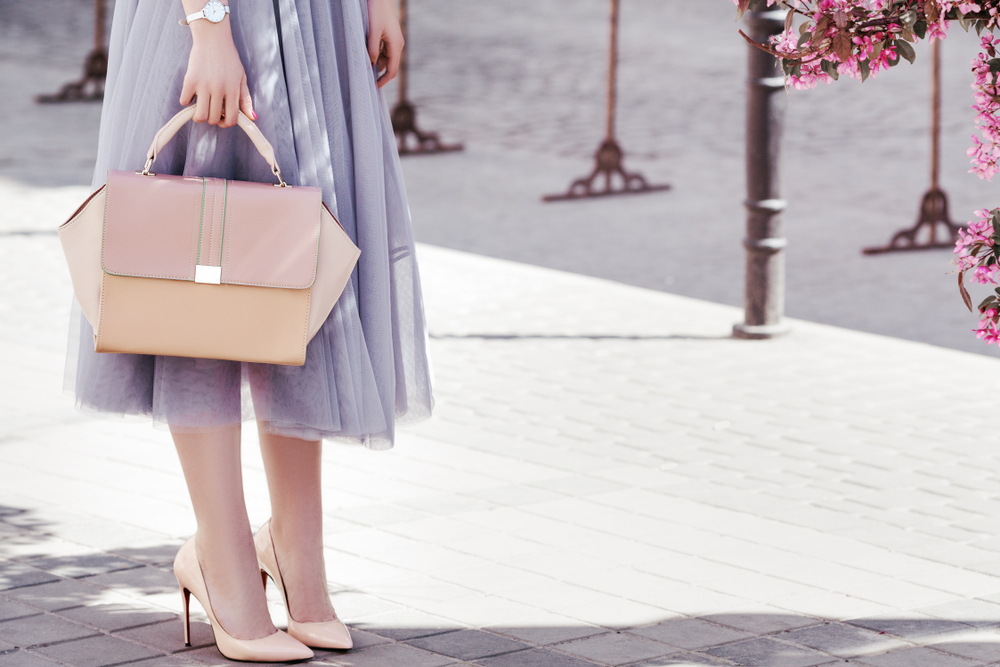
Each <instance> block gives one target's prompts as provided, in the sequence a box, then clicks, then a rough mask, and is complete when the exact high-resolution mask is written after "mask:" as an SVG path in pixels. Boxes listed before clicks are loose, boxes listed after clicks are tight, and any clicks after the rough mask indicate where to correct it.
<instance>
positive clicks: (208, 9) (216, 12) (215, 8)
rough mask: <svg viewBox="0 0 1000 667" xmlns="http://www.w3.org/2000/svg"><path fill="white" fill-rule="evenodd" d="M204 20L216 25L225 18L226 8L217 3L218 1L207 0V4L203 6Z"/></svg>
mask: <svg viewBox="0 0 1000 667" xmlns="http://www.w3.org/2000/svg"><path fill="white" fill-rule="evenodd" d="M205 18H207V19H208V20H209V21H211V22H212V23H218V22H219V21H221V20H222V19H224V18H226V6H225V5H223V4H222V3H221V2H219V0H208V3H207V4H206V5H205Z"/></svg>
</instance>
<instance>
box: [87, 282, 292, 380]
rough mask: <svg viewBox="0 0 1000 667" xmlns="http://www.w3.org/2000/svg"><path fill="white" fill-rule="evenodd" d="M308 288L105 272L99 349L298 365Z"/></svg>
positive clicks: (96, 328) (100, 350) (98, 341)
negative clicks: (137, 276) (204, 283)
mask: <svg viewBox="0 0 1000 667" xmlns="http://www.w3.org/2000/svg"><path fill="white" fill-rule="evenodd" d="M309 302H310V290H291V289H270V288H264V287H248V286H244V285H202V284H199V283H193V282H184V281H177V280H155V279H149V278H131V277H121V276H113V275H110V274H104V280H103V293H102V298H101V314H100V321H99V323H98V326H97V327H95V330H96V331H97V337H96V341H95V346H96V350H97V351H98V352H127V353H133V354H163V355H170V356H182V357H199V358H204V359H232V360H234V361H251V362H261V363H271V364H284V365H290V366H301V365H302V364H304V363H305V357H306V343H307V341H308V338H307V331H306V330H307V324H308V320H309Z"/></svg>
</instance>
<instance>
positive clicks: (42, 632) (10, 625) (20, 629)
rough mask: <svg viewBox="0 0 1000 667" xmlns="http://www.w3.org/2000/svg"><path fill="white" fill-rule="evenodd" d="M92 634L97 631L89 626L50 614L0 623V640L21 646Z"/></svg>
mask: <svg viewBox="0 0 1000 667" xmlns="http://www.w3.org/2000/svg"><path fill="white" fill-rule="evenodd" d="M94 634H97V633H96V631H95V630H92V629H91V628H88V627H85V626H82V625H80V624H78V623H72V622H70V621H67V620H66V619H63V618H59V617H58V616H53V615H51V614H43V615H42V616H29V617H27V618H20V619H15V620H12V621H5V622H3V623H0V640H2V641H5V642H7V643H8V644H13V645H14V646H19V647H22V648H30V647H32V646H39V645H41V644H50V643H52V642H60V641H66V640H69V639H80V638H83V637H89V636H91V635H94Z"/></svg>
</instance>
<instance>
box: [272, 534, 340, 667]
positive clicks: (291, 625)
mask: <svg viewBox="0 0 1000 667" xmlns="http://www.w3.org/2000/svg"><path fill="white" fill-rule="evenodd" d="M253 541H254V544H255V546H256V547H257V562H259V563H260V570H261V575H262V576H263V577H264V578H265V581H266V579H267V577H271V579H272V580H273V581H274V584H275V586H277V587H278V590H280V591H281V597H282V598H283V599H284V601H285V611H286V612H287V613H288V634H289V635H291V636H292V637H294V638H295V639H298V640H299V641H300V642H302V643H303V644H305V645H306V646H311V647H313V648H335V649H341V650H343V649H349V648H352V647H353V646H354V640H353V639H351V633H350V631H349V630H348V629H347V626H346V625H344V623H343V622H342V621H341V620H340V619H339V618H337V612H336V611H334V612H333V620H330V621H314V622H303V623H300V622H299V621H296V620H295V619H294V618H292V608H291V607H290V606H289V604H288V591H287V590H285V584H284V582H283V581H282V580H281V569H280V568H279V567H278V555H277V553H276V552H275V550H274V540H272V539H271V521H270V520H268V522H267V523H265V524H264V525H263V527H261V529H260V530H259V531H257V534H256V535H255V536H254V538H253ZM265 585H266V584H265Z"/></svg>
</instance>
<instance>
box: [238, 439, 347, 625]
mask: <svg viewBox="0 0 1000 667" xmlns="http://www.w3.org/2000/svg"><path fill="white" fill-rule="evenodd" d="M257 426H258V432H259V433H260V450H261V454H262V455H263V457H264V470H265V471H266V472H267V487H268V490H269V491H270V494H271V538H272V539H273V541H274V549H275V553H276V554H277V556H278V562H279V566H280V568H281V578H282V579H283V580H284V584H285V590H286V592H287V593H288V604H289V607H290V609H289V612H290V613H291V616H292V618H294V619H295V620H296V621H298V622H300V623H309V622H317V621H329V620H332V619H333V618H334V617H335V614H334V611H333V605H332V604H331V602H330V594H329V592H328V591H327V587H326V566H325V564H324V561H323V499H322V492H321V483H320V453H321V452H322V446H323V444H322V442H320V441H315V440H299V439H297V438H288V437H285V436H280V435H275V434H273V433H268V432H267V425H266V424H264V423H263V422H259V423H258V425H257Z"/></svg>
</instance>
